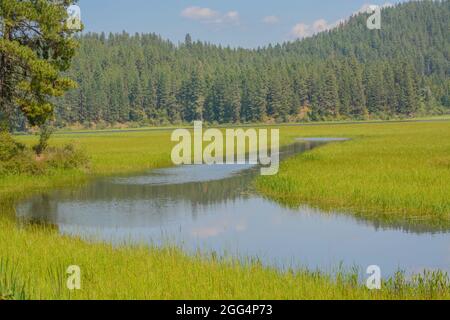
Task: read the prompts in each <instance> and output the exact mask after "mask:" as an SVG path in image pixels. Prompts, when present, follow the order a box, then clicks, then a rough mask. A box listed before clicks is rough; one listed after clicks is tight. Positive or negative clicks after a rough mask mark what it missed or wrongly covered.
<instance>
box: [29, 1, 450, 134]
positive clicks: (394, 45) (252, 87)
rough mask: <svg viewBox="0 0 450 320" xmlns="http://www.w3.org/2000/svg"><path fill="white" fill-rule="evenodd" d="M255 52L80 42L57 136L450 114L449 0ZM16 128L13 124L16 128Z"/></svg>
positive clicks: (132, 41)
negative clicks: (105, 128)
mask: <svg viewBox="0 0 450 320" xmlns="http://www.w3.org/2000/svg"><path fill="white" fill-rule="evenodd" d="M367 17H368V15H367V14H359V15H354V16H352V17H351V18H350V19H348V20H347V21H346V22H344V23H342V24H340V25H339V26H338V27H336V28H334V29H332V30H329V31H325V32H322V33H320V34H317V35H315V36H313V37H310V38H306V39H303V40H298V41H295V42H287V43H284V44H279V45H274V46H272V45H271V46H268V47H264V48H256V49H252V50H250V49H241V48H230V47H221V46H217V45H212V44H208V43H203V42H195V41H193V40H192V38H191V36H190V35H187V36H186V40H185V41H184V42H183V43H179V44H174V43H172V42H170V41H167V40H164V39H162V38H161V37H160V36H158V35H155V34H135V35H130V34H127V33H125V32H124V33H122V34H109V35H107V34H104V33H102V34H95V33H89V34H84V35H82V36H80V48H79V53H78V55H77V56H76V58H75V59H74V63H73V67H72V69H71V70H70V72H69V75H70V76H71V78H72V79H74V80H76V82H77V83H78V88H77V89H75V90H72V91H70V92H69V93H68V94H67V95H66V96H65V97H64V98H62V99H59V100H57V101H56V112H55V113H56V123H57V125H58V126H65V125H73V124H82V125H85V126H92V125H93V124H104V125H110V124H117V123H130V122H134V123H139V124H142V125H144V124H150V125H160V124H168V123H173V124H178V123H189V122H192V121H193V120H204V121H207V122H210V123H247V122H275V121H276V122H286V121H317V120H333V119H341V120H342V119H375V118H376V119H388V118H392V117H398V116H402V117H412V116H418V115H425V114H439V113H448V112H450V94H449V91H450V77H449V72H450V62H449V56H450V41H449V40H450V37H449V30H450V25H449V24H450V19H449V17H450V1H435V2H432V1H420V2H408V3H404V4H401V5H397V6H396V7H389V8H385V9H383V11H382V19H383V20H382V29H381V30H369V29H368V28H367V27H366V20H367ZM22 125H23V124H22Z"/></svg>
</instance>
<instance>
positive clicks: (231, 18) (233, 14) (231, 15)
mask: <svg viewBox="0 0 450 320" xmlns="http://www.w3.org/2000/svg"><path fill="white" fill-rule="evenodd" d="M222 20H223V22H226V23H234V24H237V23H239V20H240V16H239V12H237V11H230V12H227V13H226V14H225V15H224V16H223V19H222Z"/></svg>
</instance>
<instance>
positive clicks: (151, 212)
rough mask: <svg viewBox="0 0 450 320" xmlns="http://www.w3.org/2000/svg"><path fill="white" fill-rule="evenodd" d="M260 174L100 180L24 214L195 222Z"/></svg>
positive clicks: (406, 225)
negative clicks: (93, 213) (147, 181)
mask: <svg viewBox="0 0 450 320" xmlns="http://www.w3.org/2000/svg"><path fill="white" fill-rule="evenodd" d="M323 144H324V143H313V142H311V143H297V144H294V145H291V146H289V147H285V148H282V149H281V154H280V158H281V159H284V158H286V157H288V156H290V155H293V154H297V153H301V152H303V151H305V150H310V149H312V148H314V147H317V146H319V145H323ZM259 172H260V171H259V168H254V169H251V170H246V171H243V172H241V173H239V174H236V175H233V176H231V177H229V178H226V179H222V180H217V181H207V182H193V183H185V184H172V185H141V184H118V183H113V182H112V181H110V180H99V181H97V182H94V183H92V184H89V185H87V186H85V187H82V188H79V189H66V190H59V191H54V192H51V193H46V194H42V195H40V196H36V197H34V198H32V199H30V200H29V201H28V202H25V203H24V204H22V205H20V206H19V212H20V214H21V216H23V217H26V218H27V219H29V220H30V221H34V222H38V223H41V222H42V221H50V222H56V221H57V218H58V203H64V202H67V203H72V202H73V203H78V204H86V207H85V209H84V210H89V209H88V208H89V204H91V203H95V202H105V203H111V204H113V203H121V202H123V203H124V202H127V203H129V204H130V213H132V214H129V215H127V219H128V220H126V221H124V220H122V222H123V223H125V224H126V223H127V222H128V223H131V222H132V221H131V220H136V221H134V223H137V224H138V223H139V222H138V220H139V219H146V221H153V222H154V223H158V221H162V220H165V219H169V218H171V217H172V218H173V217H174V216H176V215H177V214H178V212H176V211H177V208H178V209H179V208H180V206H183V207H185V206H191V208H190V209H189V210H190V212H191V214H192V216H193V217H194V218H195V217H196V216H197V215H198V213H199V211H200V208H201V207H202V206H205V207H206V206H208V207H209V211H211V210H214V206H217V208H219V207H220V206H221V205H224V204H226V203H228V202H233V201H236V200H239V199H242V198H245V195H246V194H248V193H249V192H251V185H252V181H253V179H254V178H255V177H256V176H257V175H258V174H259ZM133 205H136V206H141V207H140V208H139V209H140V213H142V212H145V217H143V216H142V215H139V214H136V213H135V212H132V208H133ZM81 207H82V206H80V208H81ZM290 209H292V208H290ZM321 209H322V210H321V212H320V213H322V214H326V212H328V211H329V212H330V214H335V212H333V211H331V210H327V209H326V208H321ZM105 210H106V209H105ZM189 210H188V211H189ZM324 211H325V213H324ZM320 213H318V214H320ZM299 214H301V213H299ZM112 215H113V214H112V213H111V217H110V218H111V219H121V217H119V216H118V215H117V216H115V217H113V216H112ZM352 217H354V216H352ZM60 218H63V217H60ZM356 220H357V221H359V222H360V223H363V224H366V225H371V226H374V227H375V228H380V229H392V230H403V231H406V232H411V233H430V232H431V233H432V232H448V231H449V230H450V226H449V225H442V224H436V225H431V224H424V223H422V222H420V223H412V222H410V221H400V222H399V221H389V220H387V219H385V218H365V217H356ZM91 222H92V221H91Z"/></svg>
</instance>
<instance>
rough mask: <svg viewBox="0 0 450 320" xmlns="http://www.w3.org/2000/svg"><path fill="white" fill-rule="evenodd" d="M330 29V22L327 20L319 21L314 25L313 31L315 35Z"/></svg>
mask: <svg viewBox="0 0 450 320" xmlns="http://www.w3.org/2000/svg"><path fill="white" fill-rule="evenodd" d="M329 28H330V25H328V22H327V20H325V19H319V20H317V21H315V22H314V24H313V31H314V32H315V33H317V32H322V31H325V30H328V29H329Z"/></svg>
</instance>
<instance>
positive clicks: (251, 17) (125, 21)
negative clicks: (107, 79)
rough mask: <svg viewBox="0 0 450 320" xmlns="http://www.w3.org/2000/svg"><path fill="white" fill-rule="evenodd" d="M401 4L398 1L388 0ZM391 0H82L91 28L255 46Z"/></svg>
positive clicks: (289, 37) (297, 35)
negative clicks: (187, 35) (370, 5)
mask: <svg viewBox="0 0 450 320" xmlns="http://www.w3.org/2000/svg"><path fill="white" fill-rule="evenodd" d="M388 1H389V3H397V2H399V1H398V0H388ZM385 3H386V0H370V2H368V0H316V1H314V0H80V1H79V6H80V7H81V13H82V20H83V23H84V25H85V30H86V31H96V32H101V31H105V32H121V31H123V30H125V31H127V32H129V33H134V32H142V33H149V32H155V33H157V34H160V35H161V36H163V37H164V38H167V39H170V40H172V41H174V42H176V43H177V42H179V41H182V40H183V39H184V37H185V35H186V33H190V34H191V35H192V37H193V38H194V39H199V40H203V41H208V42H211V43H216V44H222V45H230V46H234V47H236V46H240V47H245V48H254V47H257V46H260V45H261V46H263V45H267V44H269V43H278V42H283V41H287V40H293V39H295V38H301V37H304V36H307V35H310V34H312V33H314V32H316V31H320V30H323V29H324V28H329V27H331V26H332V25H333V24H334V23H336V22H337V21H339V20H341V19H345V18H347V17H349V16H350V15H351V14H352V13H354V12H356V11H358V10H360V9H361V8H363V7H364V6H367V5H368V4H377V5H384V4H385Z"/></svg>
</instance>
